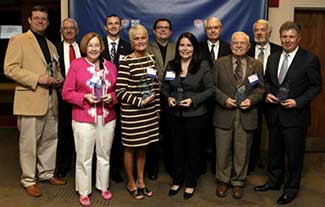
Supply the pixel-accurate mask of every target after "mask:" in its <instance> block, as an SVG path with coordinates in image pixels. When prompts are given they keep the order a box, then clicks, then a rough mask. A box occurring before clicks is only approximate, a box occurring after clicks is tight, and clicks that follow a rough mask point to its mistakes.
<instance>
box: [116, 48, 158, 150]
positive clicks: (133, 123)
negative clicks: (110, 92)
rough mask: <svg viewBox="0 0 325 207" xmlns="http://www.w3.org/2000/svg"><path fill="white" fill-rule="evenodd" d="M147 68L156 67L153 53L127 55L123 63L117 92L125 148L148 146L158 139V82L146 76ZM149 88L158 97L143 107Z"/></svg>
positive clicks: (118, 76) (120, 67) (118, 78)
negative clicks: (137, 55)
mask: <svg viewBox="0 0 325 207" xmlns="http://www.w3.org/2000/svg"><path fill="white" fill-rule="evenodd" d="M148 67H151V68H155V62H154V57H153V55H150V54H146V55H145V56H143V57H137V58H133V57H130V56H129V55H128V56H126V57H125V58H124V59H123V60H122V61H121V62H120V66H119V71H118V75H117V82H116V94H117V96H118V98H119V99H120V102H121V127H122V143H123V145H124V146H126V147H140V146H145V145H148V144H150V143H152V142H156V141H158V139H159V124H158V121H159V112H160V100H159V97H160V91H159V82H158V80H157V78H149V77H148V76H147V68H148ZM147 91H150V92H151V93H154V94H155V97H156V98H155V99H154V100H153V101H152V102H151V103H150V104H147V105H146V106H142V105H141V103H142V97H143V94H144V93H146V92H147Z"/></svg>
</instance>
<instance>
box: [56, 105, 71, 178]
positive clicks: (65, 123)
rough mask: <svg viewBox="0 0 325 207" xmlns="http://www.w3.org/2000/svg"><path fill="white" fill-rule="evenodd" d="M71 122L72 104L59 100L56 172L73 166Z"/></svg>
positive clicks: (67, 169) (66, 170) (64, 170)
mask: <svg viewBox="0 0 325 207" xmlns="http://www.w3.org/2000/svg"><path fill="white" fill-rule="evenodd" d="M71 123H72V105H71V104H69V103H66V102H63V101H62V100H61V101H60V102H59V116H58V146H57V151H56V173H58V172H65V173H66V172H68V171H69V170H71V169H72V168H74V167H75V164H74V157H75V148H74V138H73V131H72V125H71ZM72 166H73V167H72Z"/></svg>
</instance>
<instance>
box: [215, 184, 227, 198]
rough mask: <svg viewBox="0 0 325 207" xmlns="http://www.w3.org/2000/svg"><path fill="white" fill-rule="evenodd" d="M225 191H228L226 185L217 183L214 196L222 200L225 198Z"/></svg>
mask: <svg viewBox="0 0 325 207" xmlns="http://www.w3.org/2000/svg"><path fill="white" fill-rule="evenodd" d="M227 190H228V185H227V184H226V183H218V185H217V189H216V195H217V196H218V197H221V198H223V197H225V196H226V193H227Z"/></svg>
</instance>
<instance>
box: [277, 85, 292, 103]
mask: <svg viewBox="0 0 325 207" xmlns="http://www.w3.org/2000/svg"><path fill="white" fill-rule="evenodd" d="M289 91H290V89H289V84H288V83H287V84H283V85H282V86H281V87H280V88H279V90H278V91H277V93H276V95H275V96H276V97H277V98H278V102H279V103H283V102H285V100H287V99H288V97H289Z"/></svg>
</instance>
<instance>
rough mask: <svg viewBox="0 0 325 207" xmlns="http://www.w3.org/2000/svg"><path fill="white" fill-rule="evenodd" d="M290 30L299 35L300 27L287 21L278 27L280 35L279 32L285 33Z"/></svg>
mask: <svg viewBox="0 0 325 207" xmlns="http://www.w3.org/2000/svg"><path fill="white" fill-rule="evenodd" d="M290 29H294V30H296V32H297V34H298V35H301V26H300V25H299V24H297V23H295V22H292V21H287V22H285V23H283V24H282V25H281V27H280V30H279V32H280V34H281V32H283V31H287V30H290Z"/></svg>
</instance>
